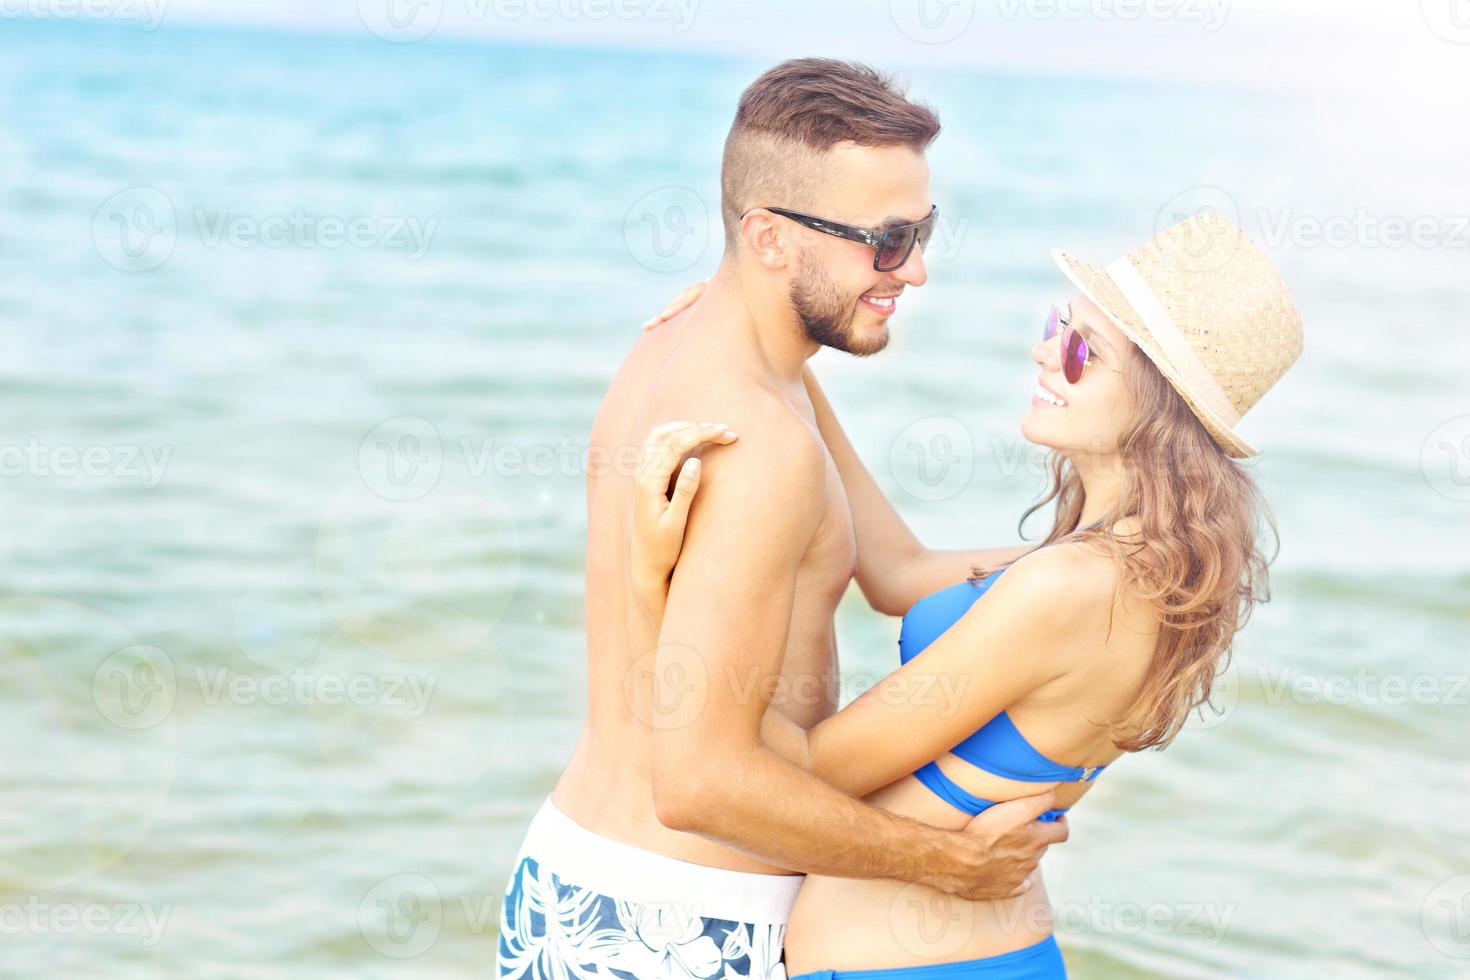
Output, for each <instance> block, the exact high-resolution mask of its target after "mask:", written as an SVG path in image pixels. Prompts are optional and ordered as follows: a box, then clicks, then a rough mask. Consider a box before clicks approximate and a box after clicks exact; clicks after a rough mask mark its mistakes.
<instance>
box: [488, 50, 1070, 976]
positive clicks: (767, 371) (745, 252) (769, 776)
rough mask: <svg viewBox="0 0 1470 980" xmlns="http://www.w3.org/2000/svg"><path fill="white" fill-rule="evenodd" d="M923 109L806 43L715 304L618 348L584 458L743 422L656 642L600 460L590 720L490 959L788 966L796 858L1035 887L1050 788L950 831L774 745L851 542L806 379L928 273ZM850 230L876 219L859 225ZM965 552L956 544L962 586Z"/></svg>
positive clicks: (828, 638)
mask: <svg viewBox="0 0 1470 980" xmlns="http://www.w3.org/2000/svg"><path fill="white" fill-rule="evenodd" d="M938 132H939V121H938V119H937V118H936V117H935V116H934V114H933V113H932V112H931V111H930V110H929V109H928V108H926V107H924V106H922V105H919V104H917V103H914V102H911V101H909V100H908V99H907V98H905V97H904V95H903V94H902V92H901V91H899V90H898V89H897V88H896V87H895V86H894V85H893V84H892V82H890V81H889V80H888V79H886V78H884V77H883V76H881V75H879V74H878V73H876V72H874V71H872V70H871V69H868V68H865V67H863V66H859V65H852V64H847V63H843V62H837V61H831V60H825V59H800V60H796V61H789V62H786V63H784V64H781V65H778V66H777V67H775V68H773V69H771V70H770V71H768V72H766V73H765V74H764V75H762V76H761V77H760V78H759V79H757V80H756V81H755V82H754V83H753V84H752V85H751V86H750V88H748V89H747V90H746V91H745V93H744V94H743V95H742V96H741V99H740V105H739V108H738V110H737V112H736V117H735V121H734V124H733V125H732V127H731V129H730V134H729V137H728V139H727V141H726V144H725V153H724V160H723V165H722V172H721V196H722V214H723V220H724V227H725V253H724V256H723V259H722V261H721V263H720V266H719V268H718V270H717V271H716V272H715V274H714V276H713V277H712V278H711V281H710V284H709V287H708V289H707V291H706V292H705V294H704V296H703V297H702V298H701V299H700V301H699V302H698V303H697V304H696V305H695V306H694V307H693V308H691V309H690V310H689V312H688V313H687V314H685V315H683V316H682V317H680V318H678V319H677V320H676V321H675V322H672V323H670V324H669V325H667V326H665V327H662V328H660V329H659V330H656V331H653V332H650V333H646V334H644V335H643V336H642V338H641V339H640V340H639V341H638V343H637V344H635V346H634V348H633V350H632V351H631V353H629V355H628V356H627V358H626V359H625V360H624V361H623V364H622V366H621V368H620V369H619V371H618V373H617V375H616V377H615V378H614V380H613V383H612V386H611V388H610V389H609V390H608V392H607V395H606V397H605V398H604V400H603V403H602V406H601V408H600V410H599V411H598V414H597V419H596V422H595V424H594V426H593V431H592V439H591V449H590V453H589V455H591V456H594V457H596V458H599V459H602V460H617V459H619V458H624V459H625V458H626V454H625V453H624V452H623V449H624V448H625V447H636V446H641V445H642V443H643V439H644V436H645V434H646V433H647V432H648V431H649V429H650V428H651V427H652V426H654V425H655V424H658V423H660V422H666V421H668V420H671V419H713V420H718V421H721V422H727V423H729V424H730V425H731V426H732V428H733V429H734V430H737V431H738V433H739V439H738V441H734V440H732V439H729V438H726V439H719V440H715V441H716V442H719V443H722V444H720V445H717V446H715V447H714V448H712V449H710V450H709V451H708V453H707V455H706V459H705V460H704V465H706V466H707V467H708V468H709V470H710V479H709V480H708V481H707V482H706V483H705V486H706V489H704V490H702V491H701V493H700V496H699V499H698V500H697V501H696V502H695V504H694V508H693V511H692V513H691V515H690V518H689V525H688V530H687V533H686V537H685V540H684V544H683V550H682V552H681V554H680V557H679V563H678V567H677V570H676V572H675V574H674V577H673V580H672V583H671V585H670V590H669V596H668V602H667V609H666V612H665V614H664V618H663V627H662V631H661V633H660V635H659V642H658V644H657V647H656V649H653V650H650V649H648V643H647V642H646V640H644V639H640V638H639V635H638V634H639V631H638V630H636V629H634V628H633V626H632V625H631V624H632V622H633V621H632V620H631V619H630V617H633V616H636V615H638V614H639V612H638V610H637V608H636V600H635V598H634V591H633V583H632V582H631V581H630V573H629V560H628V556H629V546H630V537H631V531H632V507H633V498H634V479H635V476H636V474H635V473H633V472H630V471H629V468H628V467H626V466H623V467H619V466H611V467H607V466H597V467H591V473H590V475H589V479H588V488H587V496H588V543H587V638H588V670H589V685H588V686H589V699H590V705H589V710H588V719H587V724H586V726H585V727H584V729H583V731H582V735H581V738H580V740H579V742H578V744H577V748H576V750H575V752H574V754H573V756H572V759H571V762H570V763H569V764H568V766H567V769H566V772H565V773H564V774H563V775H562V777H561V779H560V781H559V782H558V783H557V786H556V789H555V790H554V791H553V793H552V795H551V798H550V799H549V800H548V801H547V803H546V804H545V805H544V806H543V807H542V809H541V811H540V813H538V814H537V816H536V819H535V821H534V822H533V824H532V827H531V830H530V832H529V833H528V835H527V838H526V843H525V845H524V847H523V850H522V855H521V859H520V861H519V863H518V866H517V869H516V872H515V874H514V875H513V876H512V880H511V883H510V887H509V889H508V892H507V897H506V905H505V913H504V915H503V917H502V924H501V929H502V935H501V940H500V946H499V954H500V956H499V959H500V975H501V976H504V977H520V976H527V977H534V978H540V977H543V976H558V977H559V976H568V975H570V976H582V975H594V976H595V975H607V976H636V977H656V976H679V977H684V976H721V977H731V976H741V977H744V976H759V977H762V978H763V980H764V978H767V977H771V976H778V977H779V976H784V972H783V971H782V968H781V965H780V945H781V934H782V929H783V926H784V923H785V921H786V917H787V913H788V912H789V909H790V906H791V903H792V901H793V899H794V898H795V894H796V890H797V888H798V887H799V886H800V882H801V875H800V874H792V873H790V872H793V871H794V872H803V873H819V874H825V875H845V876H855V877H864V878H895V879H900V880H906V881H913V882H922V883H924V884H926V885H929V886H932V887H936V888H940V889H943V890H945V891H948V892H951V893H953V894H957V895H960V896H963V897H966V898H998V897H1004V896H1007V895H1012V894H1016V893H1018V891H1019V890H1020V889H1022V888H1024V887H1025V879H1026V877H1027V875H1028V874H1029V873H1030V872H1031V871H1032V870H1033V869H1034V868H1035V866H1036V862H1037V860H1039V857H1040V854H1041V852H1042V851H1043V850H1044V849H1045V846H1046V845H1047V844H1049V843H1052V842H1055V841H1058V840H1062V839H1065V835H1066V829H1065V825H1064V824H1063V825H1061V826H1057V825H1046V824H1037V823H1035V822H1034V819H1035V817H1036V816H1037V815H1038V814H1039V813H1040V812H1041V811H1043V810H1045V809H1046V808H1047V806H1049V801H1050V798H1049V796H1040V797H1033V798H1028V799H1027V800H1017V801H1013V802H1012V803H1008V804H1002V805H1000V806H996V807H993V808H991V809H990V810H988V811H986V812H985V813H984V814H982V815H981V816H980V817H977V818H976V820H975V821H974V822H973V823H972V824H971V825H970V827H969V828H967V829H966V831H964V832H951V831H942V830H938V829H936V828H933V827H929V826H927V825H924V824H921V823H918V822H916V821H913V820H909V819H907V818H904V817H900V816H897V815H894V814H891V813H888V812H886V811H883V810H880V809H877V808H875V807H872V806H869V805H867V804H864V803H862V802H860V801H857V800H854V799H852V798H850V797H848V796H846V795H844V794H843V793H841V792H839V791H837V790H835V789H833V788H832V787H830V786H828V785H826V784H824V783H822V782H821V781H819V780H817V779H815V778H814V777H812V776H810V775H808V774H807V773H805V772H803V771H801V770H800V769H799V768H797V767H796V766H793V765H791V764H790V763H788V762H786V761H785V760H783V759H781V758H779V757H778V756H776V755H775V754H773V753H772V752H770V751H769V750H767V749H766V748H764V747H763V746H762V744H761V741H760V727H761V718H762V716H763V715H764V713H765V711H766V710H767V708H768V707H771V706H772V702H773V695H774V694H775V692H777V691H785V692H795V696H790V697H783V698H781V699H778V700H776V701H775V704H774V709H773V710H779V711H782V712H783V713H785V714H786V715H787V716H788V717H790V718H791V719H792V720H793V721H796V722H797V723H798V724H801V725H803V726H806V727H810V726H811V725H814V724H815V723H817V722H818V721H820V720H821V719H822V718H824V717H826V716H827V715H829V714H830V713H831V712H832V711H833V710H834V709H835V705H834V704H833V694H832V691H833V688H834V685H833V684H831V683H830V681H831V679H832V678H833V677H834V676H835V672H836V663H835V650H836V645H835V635H834V625H833V614H834V611H835V609H836V606H837V603H838V601H839V600H840V599H841V597H842V595H843V593H844V592H845V591H846V589H847V587H848V584H849V583H850V581H851V580H852V576H853V572H854V568H855V564H856V560H857V550H856V549H857V543H856V541H855V539H854V534H853V527H852V522H851V519H850V515H849V512H848V508H847V500H846V497H845V495H844V492H843V487H842V484H841V482H840V481H839V479H838V477H837V472H836V469H835V467H834V465H833V463H832V460H831V458H830V456H829V455H828V453H827V450H826V447H825V446H824V444H823V442H822V439H821V436H820V434H819V433H818V431H817V428H816V424H815V420H814V418H813V413H812V408H811V403H810V401H809V399H808V397H807V394H806V389H805V386H804V385H803V382H802V378H801V372H802V367H803V365H804V364H805V363H806V360H807V359H808V358H809V357H811V355H812V354H814V353H816V352H817V351H818V350H819V349H820V348H822V347H824V346H825V347H833V348H836V349H838V350H843V351H847V352H849V353H852V354H855V355H858V356H866V355H869V354H873V353H876V352H878V351H880V350H882V349H883V347H884V346H885V345H886V344H887V342H888V319H889V318H890V317H891V316H892V315H893V314H894V311H895V309H896V306H897V302H898V299H899V297H900V295H901V294H902V293H903V291H904V289H905V288H907V287H909V286H915V287H917V286H921V285H923V284H924V281H925V278H926V272H925V268H924V256H923V248H922V245H923V242H924V240H926V238H927V234H928V231H929V229H930V228H931V227H932V223H933V219H934V215H933V206H932V203H931V201H930V198H929V188H928V165H927V163H926V162H925V159H924V151H925V149H926V148H927V147H928V145H929V143H930V142H931V141H932V140H933V139H934V137H935V136H936V135H937V134H938ZM857 229H868V230H869V231H868V232H866V233H865V232H863V231H860V230H857ZM969 564H970V561H969V558H968V557H966V556H963V555H960V556H957V557H956V566H955V577H956V578H957V579H958V578H963V577H964V575H965V574H966V571H967V569H968V568H969Z"/></svg>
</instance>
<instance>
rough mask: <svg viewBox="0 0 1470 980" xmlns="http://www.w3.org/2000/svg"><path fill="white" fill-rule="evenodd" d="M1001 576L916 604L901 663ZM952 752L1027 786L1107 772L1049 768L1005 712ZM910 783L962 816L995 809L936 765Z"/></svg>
mask: <svg viewBox="0 0 1470 980" xmlns="http://www.w3.org/2000/svg"><path fill="white" fill-rule="evenodd" d="M1004 571H1005V569H1003V568H1002V569H1000V570H999V571H996V572H992V573H991V574H990V575H987V576H986V577H985V578H983V579H980V580H979V581H964V582H961V583H959V584H958V585H951V586H950V587H949V588H947V589H940V590H939V591H938V592H935V593H933V594H931V595H927V596H925V597H924V598H922V599H920V600H919V601H918V602H916V603H914V605H913V608H911V609H910V610H909V611H908V613H907V614H906V615H905V616H904V617H903V627H902V629H901V630H900V631H899V634H898V656H899V660H900V661H901V662H902V663H908V662H909V661H910V660H912V659H913V658H914V657H916V656H918V655H919V654H920V653H922V652H923V650H924V648H925V647H927V646H928V645H929V644H931V643H933V642H934V641H935V640H936V639H938V638H939V636H940V634H942V633H944V632H945V631H946V630H948V629H949V628H950V627H951V626H953V625H954V624H955V623H957V622H959V620H960V617H962V616H964V615H965V613H966V612H968V611H969V609H970V607H971V606H973V605H974V604H975V601H976V600H977V599H979V598H980V597H981V596H982V595H984V594H985V593H986V591H987V590H988V589H989V588H990V587H991V585H993V584H995V581H996V579H998V578H1000V575H1001V572H1004ZM950 751H951V752H953V753H954V754H955V755H957V756H959V757H960V758H961V759H964V760H965V761H966V762H968V763H970V764H971V765H972V766H976V767H978V768H980V769H984V770H985V771H986V772H989V773H994V774H995V775H997V776H1003V777H1005V778H1006V779H1015V780H1019V781H1021V782H1027V783H1052V782H1065V783H1071V782H1076V783H1087V782H1091V781H1092V780H1094V779H1096V778H1097V775H1098V773H1100V772H1102V771H1103V770H1104V769H1105V768H1107V767H1106V766H1094V767H1092V768H1089V769H1078V768H1077V767H1076V766H1064V765H1062V764H1061V763H1059V762H1053V761H1052V760H1051V759H1048V758H1047V757H1046V756H1044V755H1042V754H1041V753H1040V752H1038V751H1036V749H1035V747H1034V746H1032V744H1031V743H1030V742H1028V741H1026V737H1025V736H1024V735H1022V734H1021V732H1020V730H1018V729H1017V728H1016V726H1015V723H1014V722H1012V721H1011V718H1010V715H1008V714H1006V713H1005V712H1004V711H1002V712H1001V713H1000V714H998V715H996V716H995V717H994V718H992V719H990V721H988V722H986V723H985V725H984V726H983V727H982V728H981V729H980V730H979V731H977V732H976V733H975V734H973V735H971V736H969V737H968V738H966V739H965V740H964V741H963V742H961V743H960V744H958V745H956V746H955V747H954V748H952V749H951V750H950ZM914 777H915V778H916V779H918V780H919V782H921V783H923V784H924V785H925V786H927V787H929V789H930V790H932V791H933V792H934V794H935V795H936V796H938V797H939V798H940V799H942V800H944V801H945V802H946V803H948V804H950V805H951V806H953V807H954V808H955V809H957V810H962V811H964V812H965V813H979V812H981V811H982V810H984V809H986V808H987V807H991V806H994V805H995V804H994V803H993V802H992V801H990V800H982V799H981V798H980V797H978V796H975V795H973V794H971V793H969V792H967V791H966V790H964V789H962V788H961V787H960V786H959V785H958V784H956V783H955V782H954V780H952V779H950V778H949V777H948V776H946V775H945V774H944V772H943V771H942V770H941V769H940V768H939V766H938V765H937V764H936V763H934V762H930V763H929V764H927V765H925V766H924V767H923V768H922V769H920V770H919V771H918V772H916V773H914ZM1066 812H1067V810H1066V808H1065V807H1062V808H1061V809H1056V810H1048V811H1046V812H1045V813H1043V814H1042V815H1041V817H1040V818H1039V819H1041V820H1047V821H1051V820H1055V819H1056V818H1057V817H1059V816H1061V815H1062V814H1063V813H1066Z"/></svg>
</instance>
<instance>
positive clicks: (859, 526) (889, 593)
mask: <svg viewBox="0 0 1470 980" xmlns="http://www.w3.org/2000/svg"><path fill="white" fill-rule="evenodd" d="M803 378H804V380H805V381H806V387H807V392H808V394H810V395H811V399H812V409H813V411H814V413H815V414H816V418H817V425H818V427H819V428H820V429H821V431H822V439H823V441H824V442H826V443H827V449H828V451H829V452H831V453H832V460H833V462H835V463H836V464H837V472H838V473H839V474H840V475H841V477H842V486H843V489H844V490H845V491H846V493H847V501H848V505H849V506H850V507H851V508H852V519H853V527H854V530H855V531H856V533H857V541H858V569H857V581H858V587H859V588H861V589H862V590H863V595H864V596H865V597H866V598H867V600H868V604H869V605H871V606H872V607H873V608H874V609H876V610H878V611H879V612H881V613H886V614H888V615H890V616H902V615H903V614H904V613H906V612H908V611H909V607H910V606H912V605H913V604H914V603H915V602H917V601H918V600H919V599H921V598H923V597H924V596H926V595H928V594H930V593H931V592H935V591H937V590H939V589H942V588H944V587H945V586H949V585H954V584H955V583H956V582H960V581H963V580H964V579H965V578H966V577H967V576H968V575H969V574H970V569H971V568H972V567H973V566H974V565H975V564H976V563H986V564H988V563H991V562H1008V561H1011V560H1013V559H1016V558H1019V557H1021V556H1022V555H1024V554H1025V553H1026V552H1028V551H1031V550H1032V549H1033V548H1034V547H1035V545H1018V546H1012V547H1006V548H964V549H954V550H946V549H937V548H927V547H925V546H924V545H923V544H922V543H921V542H920V541H919V539H918V538H917V537H915V536H914V532H913V531H911V530H910V529H909V526H908V524H907V523H906V522H905V521H904V519H903V518H902V517H901V516H900V515H899V513H898V511H897V510H896V509H895V508H894V506H893V503H892V502H891V501H890V500H889V499H888V497H887V496H886V495H885V494H884V493H883V490H882V488H881V487H879V486H878V481H877V480H875V479H873V474H872V473H870V472H868V468H867V466H865V465H863V461H862V459H861V458H859V457H858V454H857V450H855V449H854V448H853V446H852V442H851V441H849V439H848V438H847V433H846V432H844V431H843V430H842V426H841V424H839V423H838V421H837V415H836V413H834V412H833V411H832V405H831V403H830V402H828V401H827V396H826V393H825V392H823V391H822V387H821V385H819V384H818V383H817V379H816V376H815V375H814V374H812V369H811V367H810V366H808V367H807V368H806V369H805V371H804V372H803Z"/></svg>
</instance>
